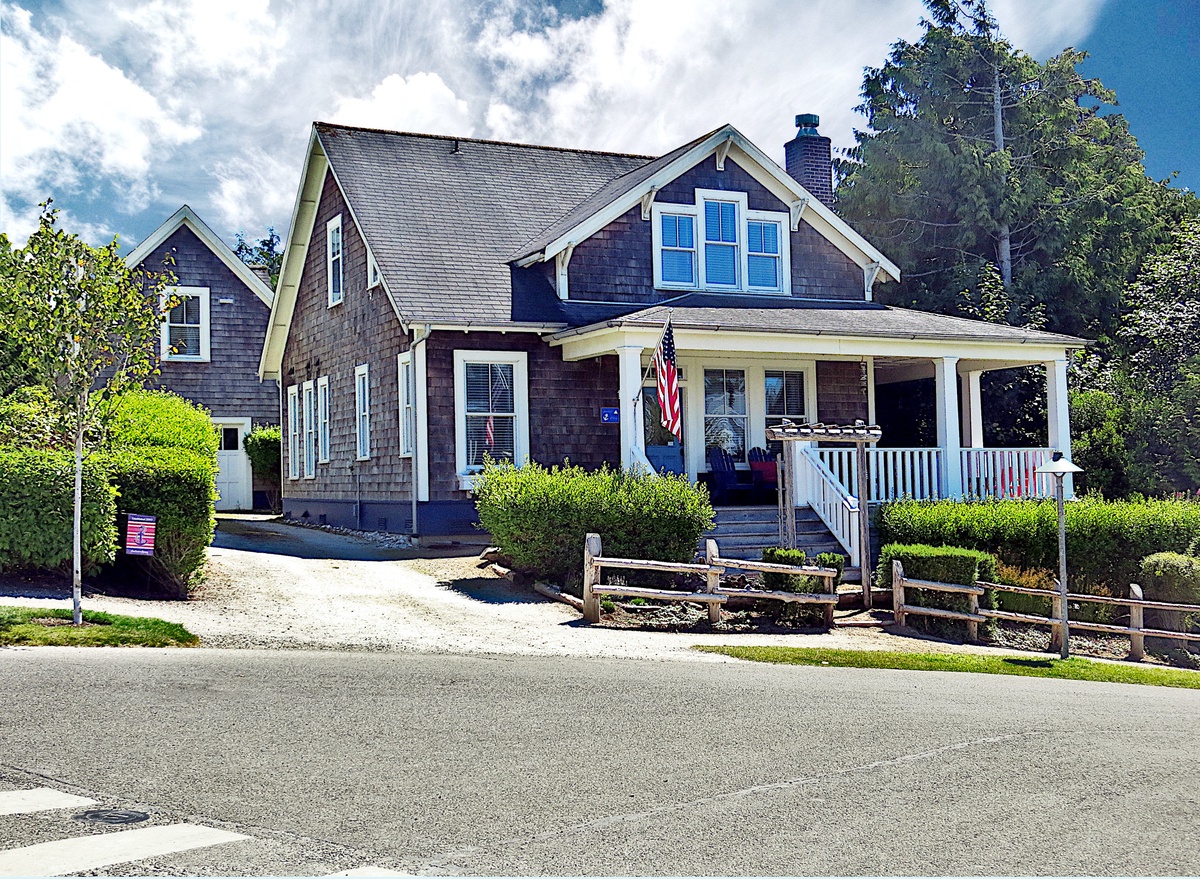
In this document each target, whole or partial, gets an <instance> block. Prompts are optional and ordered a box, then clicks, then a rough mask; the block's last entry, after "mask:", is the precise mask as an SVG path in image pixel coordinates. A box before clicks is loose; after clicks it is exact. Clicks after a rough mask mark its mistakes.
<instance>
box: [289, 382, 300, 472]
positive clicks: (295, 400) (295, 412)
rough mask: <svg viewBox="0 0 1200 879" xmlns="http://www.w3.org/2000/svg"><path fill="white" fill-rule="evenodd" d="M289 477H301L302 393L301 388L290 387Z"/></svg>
mask: <svg viewBox="0 0 1200 879" xmlns="http://www.w3.org/2000/svg"><path fill="white" fill-rule="evenodd" d="M287 400H288V405H287V410H288V411H287V418H288V478H289V479H299V478H300V394H299V388H297V387H296V385H292V386H291V387H290V388H288V397H287Z"/></svg>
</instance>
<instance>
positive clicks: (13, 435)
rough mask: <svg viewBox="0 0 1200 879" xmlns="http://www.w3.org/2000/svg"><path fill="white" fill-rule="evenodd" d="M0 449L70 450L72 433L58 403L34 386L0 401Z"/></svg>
mask: <svg viewBox="0 0 1200 879" xmlns="http://www.w3.org/2000/svg"><path fill="white" fill-rule="evenodd" d="M0 447H9V448H27V449H73V448H74V447H75V431H74V429H73V428H72V427H71V425H70V424H69V423H68V422H67V418H66V416H65V413H64V412H63V409H62V406H61V404H59V403H58V402H56V401H55V400H54V398H53V397H51V396H50V392H49V391H48V390H46V388H44V387H40V386H37V385H34V386H31V387H27V388H20V389H19V390H16V391H13V392H12V393H11V394H9V395H8V396H7V397H4V398H3V399H0Z"/></svg>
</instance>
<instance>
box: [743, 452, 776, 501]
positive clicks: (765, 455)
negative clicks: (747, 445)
mask: <svg viewBox="0 0 1200 879" xmlns="http://www.w3.org/2000/svg"><path fill="white" fill-rule="evenodd" d="M749 459H750V475H751V477H752V478H753V479H754V493H755V495H757V496H758V497H759V498H760V499H762V500H771V499H772V498H773V497H774V495H775V492H776V490H777V489H778V487H779V472H778V468H777V467H776V464H775V456H774V455H772V454H771V453H770V452H768V451H767V450H766V449H764V448H761V447H760V446H755V447H754V448H752V449H751V450H750V454H749Z"/></svg>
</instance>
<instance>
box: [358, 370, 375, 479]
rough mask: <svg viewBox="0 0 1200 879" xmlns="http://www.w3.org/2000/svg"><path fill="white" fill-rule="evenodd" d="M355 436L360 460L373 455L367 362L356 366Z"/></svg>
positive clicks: (369, 378) (369, 383)
mask: <svg viewBox="0 0 1200 879" xmlns="http://www.w3.org/2000/svg"><path fill="white" fill-rule="evenodd" d="M354 436H355V449H356V451H357V456H358V460H360V461H365V460H366V459H367V458H370V457H371V373H370V368H369V367H368V365H367V364H365V363H364V364H362V365H360V366H356V367H355V368H354Z"/></svg>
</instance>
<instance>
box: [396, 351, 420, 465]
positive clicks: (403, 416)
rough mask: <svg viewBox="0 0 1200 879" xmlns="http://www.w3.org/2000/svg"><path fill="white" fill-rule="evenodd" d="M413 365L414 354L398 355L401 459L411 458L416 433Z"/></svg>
mask: <svg viewBox="0 0 1200 879" xmlns="http://www.w3.org/2000/svg"><path fill="white" fill-rule="evenodd" d="M414 396H415V393H414V388H413V364H412V352H411V351H405V352H403V353H402V354H397V355H396V408H397V415H398V417H399V419H400V457H401V458H411V457H412V453H413V446H414V444H415V443H414V436H413V435H414V434H415V433H416V430H415V429H414V428H415V424H414V421H413V397H414Z"/></svg>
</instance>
